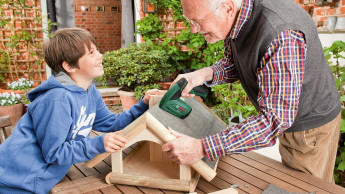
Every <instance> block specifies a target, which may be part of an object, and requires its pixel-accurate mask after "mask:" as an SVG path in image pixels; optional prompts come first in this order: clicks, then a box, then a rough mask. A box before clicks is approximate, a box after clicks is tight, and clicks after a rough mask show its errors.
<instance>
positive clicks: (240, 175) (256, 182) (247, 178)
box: [218, 159, 269, 190]
mask: <svg viewBox="0 0 345 194" xmlns="http://www.w3.org/2000/svg"><path fill="white" fill-rule="evenodd" d="M218 168H219V169H222V170H223V171H225V172H227V173H229V174H230V175H231V176H227V175H226V174H224V173H223V174H222V176H220V177H224V178H223V179H225V178H227V179H229V181H230V182H231V183H232V184H237V183H239V184H240V183H241V182H237V181H238V180H239V179H240V180H243V181H244V183H247V184H249V185H253V186H255V187H257V188H259V189H261V190H264V189H265V188H266V187H267V186H268V185H269V183H268V182H266V181H263V180H261V179H258V178H256V177H254V176H252V175H251V174H250V173H247V172H244V171H242V170H241V169H238V168H236V167H234V166H232V165H230V164H228V163H225V162H223V161H222V159H220V160H219V163H218ZM219 172H222V171H219ZM230 178H233V179H230ZM236 178H237V179H236Z"/></svg>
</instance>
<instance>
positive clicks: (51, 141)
mask: <svg viewBox="0 0 345 194" xmlns="http://www.w3.org/2000/svg"><path fill="white" fill-rule="evenodd" d="M43 49H44V54H45V61H46V63H47V64H48V65H49V67H50V68H51V69H52V71H53V73H54V76H51V77H50V78H49V79H48V80H46V81H45V82H43V83H42V84H41V85H40V86H38V87H37V88H36V89H34V90H33V91H32V92H30V94H29V99H30V100H31V102H32V103H31V104H30V105H29V106H28V111H27V113H26V114H25V115H24V116H23V117H22V118H21V119H20V121H19V122H18V124H17V126H16V128H15V130H14V132H13V134H12V135H11V136H10V137H9V138H8V139H7V140H6V141H5V142H3V143H2V144H1V145H0V193H31V192H33V193H48V192H49V191H50V189H51V188H52V187H53V186H54V185H55V184H57V183H58V182H59V181H60V180H61V179H62V178H63V177H64V176H65V175H66V173H67V171H68V170H69V169H70V167H71V166H72V165H73V164H75V163H80V162H85V161H88V160H90V159H92V158H93V157H95V156H96V155H97V154H100V153H104V152H111V153H113V152H116V151H118V150H119V149H121V148H123V147H124V145H125V144H126V143H127V140H126V139H125V138H123V137H120V136H118V135H117V132H115V133H106V134H104V135H102V136H98V137H89V134H90V132H91V129H95V130H97V131H102V132H114V131H118V130H121V129H123V128H124V127H126V126H127V125H128V124H130V123H131V122H132V121H133V120H135V119H136V118H138V117H139V116H140V115H141V114H142V113H144V112H145V111H146V110H147V109H148V106H147V104H148V101H149V98H150V95H152V94H155V93H156V92H157V90H149V91H148V92H147V93H146V94H145V96H144V97H143V98H141V99H140V101H139V102H138V104H136V105H134V106H132V107H131V109H130V110H128V111H124V112H123V113H121V114H112V113H111V112H110V111H109V109H108V108H107V107H106V105H105V104H104V102H103V100H102V96H101V94H100V93H99V91H98V90H97V89H96V87H95V85H94V84H92V81H93V80H94V79H95V78H97V77H99V76H101V75H103V73H104V72H103V66H102V59H103V55H102V54H100V53H99V52H98V50H97V48H96V41H95V39H94V38H93V37H92V35H91V34H90V33H89V32H88V31H87V30H83V29H79V28H65V29H61V30H58V31H56V33H55V34H54V36H53V37H52V38H51V39H50V40H49V41H48V42H46V43H45V44H44V47H43Z"/></svg>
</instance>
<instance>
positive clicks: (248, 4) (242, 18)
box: [227, 0, 254, 39]
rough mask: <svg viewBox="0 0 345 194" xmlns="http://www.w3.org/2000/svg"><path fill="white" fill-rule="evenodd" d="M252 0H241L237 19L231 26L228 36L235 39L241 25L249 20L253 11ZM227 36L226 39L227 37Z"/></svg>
mask: <svg viewBox="0 0 345 194" xmlns="http://www.w3.org/2000/svg"><path fill="white" fill-rule="evenodd" d="M253 5H254V0H243V2H242V6H241V9H240V12H239V14H238V17H237V20H236V22H235V23H234V26H233V27H232V30H231V32H230V34H229V37H228V38H231V39H236V38H237V37H238V35H239V33H240V32H241V30H242V28H243V26H244V25H245V24H246V23H247V21H248V20H249V18H250V16H251V14H252V11H253ZM228 38H227V39H228Z"/></svg>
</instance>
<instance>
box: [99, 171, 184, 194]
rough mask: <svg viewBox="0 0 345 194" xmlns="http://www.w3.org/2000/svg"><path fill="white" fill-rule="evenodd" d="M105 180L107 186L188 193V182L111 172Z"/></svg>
mask: <svg viewBox="0 0 345 194" xmlns="http://www.w3.org/2000/svg"><path fill="white" fill-rule="evenodd" d="M105 180H106V182H107V183H108V184H125V185H134V186H143V187H152V188H159V189H170V190H178V191H189V187H190V186H189V182H188V181H184V180H179V179H166V178H153V177H146V176H137V175H130V174H121V173H115V172H111V173H109V174H108V175H107V176H106V177H105Z"/></svg>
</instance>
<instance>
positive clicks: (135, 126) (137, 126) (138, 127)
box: [85, 115, 146, 168]
mask: <svg viewBox="0 0 345 194" xmlns="http://www.w3.org/2000/svg"><path fill="white" fill-rule="evenodd" d="M145 118H146V116H145V115H142V116H140V117H139V118H138V119H136V120H135V121H133V122H132V123H131V124H129V125H128V126H127V127H126V130H122V131H121V132H120V133H119V136H122V137H124V138H126V139H127V140H128V141H130V140H131V139H133V138H135V137H136V136H137V135H138V134H139V133H140V132H141V131H143V130H145V129H146V122H145ZM109 155H110V153H108V152H106V153H103V154H98V155H97V156H96V157H94V158H93V159H91V160H89V161H86V162H85V164H86V166H87V167H89V168H92V167H94V166H95V165H96V164H98V163H99V162H101V161H102V160H104V159H105V158H106V157H108V156H109Z"/></svg>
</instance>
